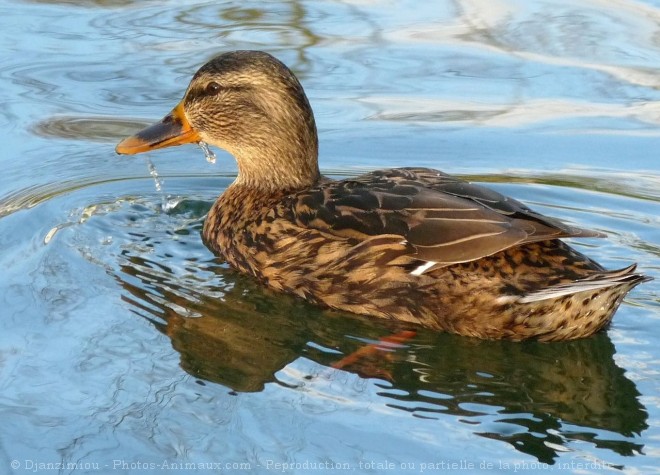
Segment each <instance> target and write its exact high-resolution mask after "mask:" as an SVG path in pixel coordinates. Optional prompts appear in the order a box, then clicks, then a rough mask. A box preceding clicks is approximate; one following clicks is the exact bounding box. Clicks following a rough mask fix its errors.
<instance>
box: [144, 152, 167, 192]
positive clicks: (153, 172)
mask: <svg viewBox="0 0 660 475" xmlns="http://www.w3.org/2000/svg"><path fill="white" fill-rule="evenodd" d="M144 158H145V160H146V161H147V167H148V168H149V175H151V177H152V178H153V179H154V183H155V185H156V191H163V180H161V178H160V177H159V176H158V171H157V170H156V167H155V166H154V164H153V163H152V162H151V160H149V157H147V156H145V157H144Z"/></svg>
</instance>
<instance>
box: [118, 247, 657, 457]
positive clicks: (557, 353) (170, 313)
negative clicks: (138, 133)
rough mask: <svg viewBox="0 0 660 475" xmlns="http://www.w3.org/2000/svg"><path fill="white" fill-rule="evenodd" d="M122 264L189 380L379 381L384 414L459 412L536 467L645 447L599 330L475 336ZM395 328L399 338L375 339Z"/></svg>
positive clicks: (231, 281)
mask: <svg viewBox="0 0 660 475" xmlns="http://www.w3.org/2000/svg"><path fill="white" fill-rule="evenodd" d="M123 259H125V260H124V262H123V264H122V266H121V272H119V273H118V274H117V276H116V278H117V279H118V281H119V283H120V284H121V285H122V286H123V288H124V289H125V295H124V300H125V301H126V302H128V303H129V304H130V305H131V308H132V311H133V312H134V313H136V314H137V315H139V316H141V317H144V318H146V319H148V320H149V321H151V322H152V323H153V324H154V326H155V327H156V328H157V329H158V330H159V331H161V332H162V333H163V334H165V335H167V336H168V337H169V338H170V340H171V343H172V346H173V347H174V349H175V350H176V351H177V352H179V353H180V355H181V367H182V368H183V369H184V370H185V371H186V372H188V373H189V374H191V375H192V376H194V377H195V378H199V379H202V380H205V381H210V382H213V383H218V384H221V385H223V386H225V387H228V388H230V389H231V390H233V391H236V392H255V391H261V390H263V389H264V387H265V385H266V384H268V383H278V380H277V374H276V373H277V372H278V371H280V370H281V369H282V368H284V367H286V366H287V365H288V364H290V363H291V362H293V361H295V360H296V359H298V358H301V357H304V358H308V359H311V360H313V361H315V362H317V363H319V364H321V365H325V366H328V367H333V366H334V367H337V366H340V367H341V370H344V371H349V372H352V373H356V374H358V375H360V376H362V377H365V378H376V379H375V382H374V384H376V385H378V386H380V387H382V391H381V392H380V393H379V394H380V396H381V397H382V398H383V399H382V403H385V404H387V405H389V406H390V407H396V408H400V409H401V410H405V411H409V412H411V413H413V414H414V415H415V416H418V417H425V418H437V419H440V418H443V417H445V416H446V415H447V414H449V415H453V416H456V417H458V418H459V420H460V421H462V422H465V423H466V424H471V425H473V427H474V429H473V431H474V433H475V434H478V435H481V436H483V437H487V438H491V439H497V440H501V441H505V442H508V443H510V444H511V445H512V446H513V447H515V448H516V449H517V450H519V451H521V452H524V453H527V454H530V455H532V456H534V457H536V458H537V459H538V460H539V461H541V462H545V463H552V462H553V460H554V459H555V458H556V457H557V455H558V452H559V451H562V450H565V448H564V446H565V445H566V444H568V443H570V442H572V441H576V440H580V441H586V442H589V443H591V444H594V445H595V446H597V447H599V448H606V449H609V450H612V451H613V452H616V453H618V454H621V455H633V454H634V453H639V452H641V451H642V449H643V447H642V446H641V445H640V444H638V443H636V441H635V439H634V436H635V434H640V432H641V431H643V430H645V429H646V428H647V427H648V426H647V423H646V419H647V413H646V410H645V408H644V407H643V406H642V404H641V403H640V402H639V395H640V394H639V392H638V391H637V388H636V387H635V384H634V383H633V382H632V381H630V380H629V379H627V378H626V376H625V374H624V371H623V369H621V368H619V367H618V366H617V365H616V364H615V362H614V359H613V355H614V353H615V348H614V345H613V344H612V342H611V341H610V339H609V337H608V336H607V335H606V334H604V333H601V334H598V335H595V336H593V337H592V338H588V339H582V340H578V341H571V342H561V343H554V344H544V343H538V342H525V343H518V344H511V343H507V342H502V341H481V340H477V339H470V338H464V337H456V336H453V335H449V334H438V333H434V332H430V331H427V330H424V329H420V328H410V326H408V327H403V326H401V325H402V324H401V323H397V322H393V323H388V322H384V321H379V320H371V319H363V318H359V317H355V316H352V315H349V314H340V313H337V312H332V311H327V310H322V309H319V308H317V307H314V306H312V305H310V304H307V303H305V302H303V301H300V300H298V299H294V298H291V297H288V296H284V295H280V294H275V293H273V292H270V291H269V290H267V289H264V288H262V287H260V286H259V285H258V284H257V283H255V282H254V281H253V280H252V279H250V278H249V277H246V276H242V275H239V274H237V273H236V272H235V271H232V270H230V269H227V268H226V267H223V265H220V264H215V263H213V264H211V266H212V269H213V271H214V272H216V273H217V275H218V277H219V279H220V281H221V282H223V284H222V287H221V288H210V286H208V284H205V287H203V288H200V287H195V286H193V285H191V284H190V283H186V282H178V281H177V279H176V277H174V276H173V275H172V274H171V273H169V272H168V270H167V269H163V266H162V264H156V263H152V262H149V261H147V260H145V259H144V258H143V257H142V256H130V255H126V254H125V255H124V256H123ZM211 294H213V295H211ZM218 294H221V295H222V298H218ZM190 315H194V316H195V317H194V318H191V317H190ZM393 333H394V334H397V335H399V339H398V340H396V338H395V339H394V340H393V341H392V340H390V341H389V342H384V343H381V344H378V342H379V341H382V340H381V339H383V338H384V337H385V336H386V335H392V334H393ZM347 335H351V336H347ZM365 342H373V343H374V344H373V345H368V346H365V345H366V343H365ZM333 371H335V370H333V369H330V368H329V369H328V373H329V374H330V377H332V374H333ZM314 378H315V377H314V376H310V380H306V381H305V382H304V383H305V384H313V380H314ZM301 383H302V382H301ZM280 384H283V383H280ZM475 408H477V409H475ZM603 431H606V432H603ZM608 432H609V433H610V434H608ZM621 436H623V437H621Z"/></svg>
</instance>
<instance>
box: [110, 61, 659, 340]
mask: <svg viewBox="0 0 660 475" xmlns="http://www.w3.org/2000/svg"><path fill="white" fill-rule="evenodd" d="M202 143H203V144H210V145H213V146H216V147H219V148H221V149H224V150H225V151H227V152H229V154H231V155H232V156H233V157H234V158H235V160H236V162H237V165H238V174H237V176H236V179H235V180H234V182H233V183H232V184H231V185H230V186H229V187H227V188H226V190H225V191H224V192H223V193H222V194H221V195H220V197H219V198H218V199H217V201H216V202H215V203H214V204H213V205H212V207H211V209H210V210H209V212H208V214H207V216H206V218H205V223H204V227H203V231H202V240H203V242H204V244H205V245H206V246H207V247H208V248H209V249H210V251H212V252H213V253H214V254H215V255H217V256H218V257H219V258H221V259H223V260H224V261H226V262H227V263H228V264H229V265H230V266H231V267H233V268H234V269H236V270H237V271H239V272H241V273H245V274H249V275H251V276H252V277H253V278H255V279H258V281H260V282H261V283H262V284H263V285H265V286H267V287H269V288H271V289H274V290H276V291H279V292H284V293H287V294H291V295H295V296H298V297H300V298H303V299H305V300H307V301H309V302H312V303H313V304H316V305H320V306H324V307H326V308H330V309H334V310H338V311H342V312H350V313H352V314H357V315H361V316H366V317H370V318H381V319H386V320H391V321H395V322H397V324H399V323H400V324H402V325H409V326H411V327H412V328H414V327H418V326H419V327H424V328H427V329H431V330H434V331H442V332H449V333H454V334H458V335H463V336H466V337H475V338H481V339H490V340H500V339H505V340H513V341H521V340H528V339H534V340H538V341H562V340H573V339H577V338H584V337H588V336H590V335H592V334H594V333H596V332H598V331H599V330H601V329H603V328H604V327H606V326H607V325H608V324H609V323H610V321H611V320H612V317H613V315H614V313H615V312H616V310H617V309H618V307H619V305H620V304H621V302H622V300H623V298H624V296H625V295H626V294H627V293H628V292H629V291H630V290H631V289H632V288H634V287H635V286H636V285H638V284H640V283H642V282H644V281H646V280H649V278H648V277H646V276H645V275H643V274H642V273H639V272H638V271H637V270H636V264H632V265H630V266H628V267H625V268H623V269H618V270H611V271H610V270H606V269H604V268H603V267H602V266H601V265H600V264H598V263H597V262H595V261H594V260H592V259H590V258H589V257H587V256H585V255H583V254H582V253H580V252H578V251H577V250H575V249H574V248H572V247H570V246H569V245H568V244H567V243H566V242H565V241H564V240H563V239H564V238H600V237H604V234H603V233H601V232H598V231H592V230H587V229H582V228H579V227H575V226H572V225H569V224H566V223H564V222H562V221H560V220H558V219H555V218H552V217H548V216H544V215H543V214H540V213H538V212H536V211H533V210H532V209H531V208H529V207H527V206H526V205H524V204H523V203H521V202H519V201H517V200H515V199H513V198H510V197H507V196H504V195H502V194H500V193H498V192H496V191H494V190H492V189H489V188H487V187H484V186H481V185H478V184H474V183H471V182H468V181H464V180H462V179H460V178H457V177H454V176H451V175H448V174H446V173H443V172H440V171H438V170H434V169H429V168H414V167H406V168H390V169H383V170H374V171H371V172H369V173H365V174H362V175H360V176H357V177H351V178H347V179H342V180H333V179H330V178H327V177H325V176H323V175H322V174H321V173H320V170H319V163H318V134H317V129H316V123H315V119H314V114H313V112H312V108H311V106H310V103H309V100H308V98H307V96H306V94H305V92H304V90H303V87H302V85H301V83H300V82H299V80H298V79H297V78H296V76H295V74H294V73H293V72H292V71H291V70H290V69H289V68H288V67H287V66H286V65H285V64H284V63H282V62H281V61H279V60H278V59H276V58H275V57H274V56H272V55H271V54H269V53H266V52H262V51H232V52H226V53H223V54H220V55H218V56H216V57H214V58H212V59H211V60H210V61H208V62H207V63H206V64H204V65H203V66H202V67H201V68H199V70H198V71H197V72H196V73H195V74H194V75H193V77H192V80H191V82H190V84H189V86H188V88H187V90H186V91H185V94H184V96H183V99H182V100H181V101H180V102H179V103H178V105H176V107H174V109H173V110H172V111H171V112H170V113H169V114H167V115H166V116H165V117H164V118H163V119H162V120H161V121H159V122H157V123H155V124H153V125H151V126H149V127H146V128H145V129H143V130H141V131H138V132H137V133H135V134H134V135H132V136H130V137H127V138H125V139H124V140H122V141H121V142H120V143H119V144H118V145H117V146H116V152H117V153H118V154H128V155H132V154H138V153H143V152H149V151H152V150H156V149H160V148H164V147H171V146H176V145H182V144H202Z"/></svg>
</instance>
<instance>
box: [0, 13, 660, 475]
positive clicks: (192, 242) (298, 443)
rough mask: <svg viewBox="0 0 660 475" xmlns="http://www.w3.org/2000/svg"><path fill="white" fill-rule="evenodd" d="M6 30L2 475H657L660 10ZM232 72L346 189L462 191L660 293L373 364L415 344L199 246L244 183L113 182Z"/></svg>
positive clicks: (0, 178)
mask: <svg viewBox="0 0 660 475" xmlns="http://www.w3.org/2000/svg"><path fill="white" fill-rule="evenodd" d="M0 25H1V26H2V33H1V34H0V58H1V61H0V98H1V100H2V107H0V138H1V143H2V144H1V146H0V167H1V168H2V173H0V249H1V252H0V269H1V270H2V272H1V273H0V421H2V423H1V424H0V473H10V474H23V473H35V472H39V473H64V474H87V473H121V474H144V473H159V474H167V473H172V474H174V473H177V474H180V473H200V474H201V473H238V472H241V473H259V474H268V473H295V474H299V473H301V474H302V473H345V472H353V473H374V474H375V473H435V474H440V473H443V474H444V473H509V472H513V471H516V472H517V473H546V472H549V471H554V472H560V473H571V474H585V473H604V472H623V473H627V474H639V473H643V474H649V473H660V469H659V468H658V467H660V333H659V332H658V326H659V325H660V161H659V159H658V157H657V155H658V150H660V66H659V65H660V40H659V38H660V34H659V31H660V30H659V29H658V25H660V2H656V1H652V0H621V1H616V2H613V1H603V0H570V1H569V0H565V1H562V0H546V1H540V0H539V1H536V0H533V1H522V0H500V1H492V0H452V1H450V0H441V1H434V2H419V1H405V0H404V1H398V2H390V1H385V0H371V1H367V0H346V1H339V0H335V1H331V0H327V1H315V2H312V1H279V0H276V1H270V2H250V1H247V2H232V1H223V2H215V1H214V2H212V1H194V0H188V1H174V0H147V1H132V0H59V1H57V0H22V1H21V0H19V1H14V0H12V1H10V0H0ZM235 49H261V50H265V51H268V52H270V53H272V54H274V55H276V56H277V57H278V58H280V59H281V60H282V61H284V62H285V63H286V64H288V65H289V66H290V67H291V68H292V69H293V70H294V71H295V73H296V74H297V75H298V76H299V78H300V80H301V82H302V83H303V85H304V86H305V89H306V91H307V94H308V96H309V98H310V101H311V103H312V105H313V108H314V110H315V113H316V119H317V125H318V128H319V136H320V142H321V157H320V163H321V168H322V170H323V171H324V172H325V173H327V174H331V175H336V176H348V175H352V174H357V173H359V172H361V171H364V170H369V169H374V168H380V167H390V166H428V167H434V168H439V169H442V170H444V171H446V172H450V173H454V174H458V175H462V176H465V177H466V178H468V179H470V180H473V181H477V182H482V183H485V184H487V185H488V186H491V187H492V188H494V189H496V190H498V191H500V192H502V193H505V194H507V195H510V196H513V197H515V198H517V199H519V200H521V201H523V202H525V203H526V204H528V205H529V206H532V207H534V208H535V209H537V210H538V211H540V212H543V213H546V214H549V215H552V216H556V217H558V218H561V219H563V220H565V221H567V222H570V223H573V224H576V225H579V226H583V227H587V228H593V229H597V230H600V231H603V232H606V233H607V234H608V239H605V240H602V239H588V240H584V241H579V242H578V241H576V242H574V243H573V244H574V245H575V246H576V247H577V248H578V249H580V250H581V251H582V252H585V253H587V254H588V255H590V256H591V257H593V258H594V259H595V260H597V261H599V262H601V263H602V264H603V265H604V266H606V267H608V268H621V267H624V266H627V265H629V264H630V263H632V262H638V263H639V267H640V269H641V271H642V272H644V273H646V274H648V275H650V276H654V277H656V280H655V281H652V282H649V283H646V284H644V285H641V286H639V287H638V288H637V289H635V290H634V291H633V292H632V293H631V294H630V295H629V296H628V297H627V299H626V301H625V302H624V304H623V305H622V306H621V308H620V310H619V311H618V313H617V315H616V317H615V319H614V321H613V323H612V325H611V326H610V327H609V328H608V329H607V331H605V332H602V333H600V334H598V335H596V336H594V337H592V338H588V339H585V340H581V341H575V342H568V343H557V344H540V343H534V342H528V343H510V342H487V341H476V340H472V339H468V338H461V337H457V336H453V335H445V334H437V333H433V332H427V331H419V332H418V334H417V335H416V336H415V337H414V338H412V339H410V340H406V341H404V342H402V343H400V344H394V345H390V346H389V347H387V348H385V349H383V350H375V351H371V352H366V353H365V352H364V348H365V347H366V345H368V344H370V343H375V342H377V341H378V340H379V339H380V338H384V337H386V336H387V335H390V334H391V333H392V331H393V328H391V326H388V325H385V324H383V323H381V322H374V321H370V320H369V319H365V318H356V317H353V316H350V315H345V314H339V313H335V312H328V311H325V310H322V309H318V308H315V307H313V306H311V305H308V304H306V303H304V302H301V301H298V300H296V299H293V298H289V297H286V296H281V295H277V294H275V293H272V292H270V291H268V290H265V289H263V288H261V287H260V286H259V285H257V284H256V283H255V282H253V281H252V280H251V279H249V278H247V277H245V276H241V275H238V274H236V273H235V272H233V271H232V270H231V269H229V268H228V267H227V266H226V264H224V263H223V262H220V261H219V260H217V259H215V258H214V256H213V255H212V254H211V253H210V252H209V251H208V250H207V249H206V248H205V247H204V246H203V244H202V243H201V238H200V231H201V227H202V225H203V219H204V215H205V214H206V212H207V211H208V209H209V207H210V206H211V204H212V203H213V201H214V200H215V198H216V197H217V196H218V195H219V194H220V193H221V192H222V191H223V190H224V189H225V188H226V187H227V186H228V185H229V184H230V183H231V181H232V178H233V177H234V176H235V174H236V166H235V163H234V161H233V160H232V158H231V157H230V156H229V155H227V154H226V153H224V152H221V151H218V161H217V163H216V164H209V163H207V162H206V161H205V160H204V155H203V153H202V152H201V151H200V150H199V149H197V148H196V147H194V146H186V147H177V148H173V149H168V150H162V151H159V152H158V153H154V154H150V155H147V157H146V159H145V157H142V156H138V157H119V156H117V155H116V154H115V153H114V146H115V144H116V143H117V142H118V141H119V140H120V139H121V138H123V137H124V136H127V135H129V134H131V133H133V132H134V131H136V130H137V129H139V128H140V127H142V126H144V125H147V124H149V123H150V122H152V121H154V120H157V119H159V118H160V117H162V116H163V115H164V114H166V113H167V112H168V111H169V110H170V109H171V108H172V107H173V106H174V105H175V104H176V103H177V101H178V100H179V99H180V98H181V96H182V94H183V92H184V91H185V88H186V87H187V84H188V81H189V79H190V77H191V76H192V74H193V73H194V72H195V71H196V69H197V68H198V67H199V66H200V65H201V64H203V63H204V62H205V61H206V60H208V59H209V58H210V57H212V56H214V55H216V54H218V53H220V52H224V51H229V50H235ZM154 166H155V170H156V172H155V173H157V174H158V176H159V177H160V181H161V190H160V191H159V190H157V189H156V187H155V182H154V179H153V177H152V176H151V174H150V167H151V169H152V170H153V169H154ZM356 351H362V352H363V357H362V358H360V359H358V360H356V361H351V362H349V363H346V360H345V359H344V358H345V357H346V356H347V355H351V354H353V353H354V352H356ZM342 362H343V363H342Z"/></svg>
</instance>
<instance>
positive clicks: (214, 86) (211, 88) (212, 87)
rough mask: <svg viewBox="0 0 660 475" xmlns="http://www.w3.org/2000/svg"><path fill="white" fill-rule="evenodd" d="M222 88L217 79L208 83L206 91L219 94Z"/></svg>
mask: <svg viewBox="0 0 660 475" xmlns="http://www.w3.org/2000/svg"><path fill="white" fill-rule="evenodd" d="M220 89H222V87H221V86H220V84H218V83H217V82H215V81H211V82H210V83H208V84H207V85H206V88H205V89H204V90H205V91H206V93H207V94H217V93H218V92H219V91H220Z"/></svg>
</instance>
